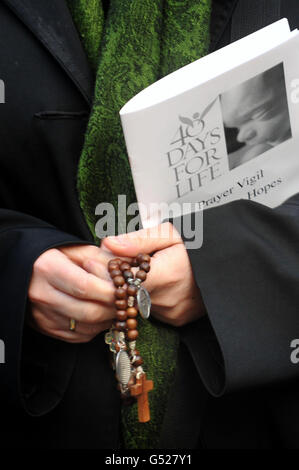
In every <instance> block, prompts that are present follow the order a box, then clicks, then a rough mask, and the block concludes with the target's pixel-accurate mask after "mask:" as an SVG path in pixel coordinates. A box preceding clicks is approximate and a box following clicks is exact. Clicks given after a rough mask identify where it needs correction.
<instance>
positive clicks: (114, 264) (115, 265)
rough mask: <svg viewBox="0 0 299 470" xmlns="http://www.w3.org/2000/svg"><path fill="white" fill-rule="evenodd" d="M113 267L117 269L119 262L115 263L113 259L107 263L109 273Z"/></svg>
mask: <svg viewBox="0 0 299 470" xmlns="http://www.w3.org/2000/svg"><path fill="white" fill-rule="evenodd" d="M113 269H119V264H117V263H115V262H114V261H113V260H112V261H109V263H108V271H109V272H110V273H111V271H113Z"/></svg>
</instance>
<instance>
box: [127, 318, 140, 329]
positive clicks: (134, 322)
mask: <svg viewBox="0 0 299 470" xmlns="http://www.w3.org/2000/svg"><path fill="white" fill-rule="evenodd" d="M126 325H127V328H129V330H136V328H137V320H135V318H128V319H127V321H126Z"/></svg>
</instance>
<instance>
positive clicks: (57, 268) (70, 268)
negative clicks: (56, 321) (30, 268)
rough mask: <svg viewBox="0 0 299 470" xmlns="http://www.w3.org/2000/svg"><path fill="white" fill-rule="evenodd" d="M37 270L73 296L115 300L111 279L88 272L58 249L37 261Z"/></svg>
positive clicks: (54, 284) (52, 284) (56, 286)
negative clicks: (44, 258)
mask: <svg viewBox="0 0 299 470" xmlns="http://www.w3.org/2000/svg"><path fill="white" fill-rule="evenodd" d="M37 261H38V260H37ZM35 272H36V273H38V272H40V274H42V275H43V276H44V277H46V279H47V281H48V282H49V284H50V285H51V286H53V287H55V288H56V289H58V290H60V291H62V292H64V293H66V294H68V295H70V296H72V297H76V298H78V299H84V300H93V301H100V302H102V303H105V304H108V305H110V304H111V303H112V302H113V300H114V288H113V284H112V282H111V281H107V280H105V279H99V278H97V277H96V276H94V275H93V274H90V273H87V272H86V271H85V270H84V269H82V268H81V267H80V266H77V265H76V264H75V263H73V262H72V261H70V260H69V259H68V258H67V256H65V255H64V254H63V253H61V252H60V251H58V250H57V253H56V254H55V256H53V257H48V258H47V260H46V261H45V260H43V261H42V262H41V263H38V262H37V263H35Z"/></svg>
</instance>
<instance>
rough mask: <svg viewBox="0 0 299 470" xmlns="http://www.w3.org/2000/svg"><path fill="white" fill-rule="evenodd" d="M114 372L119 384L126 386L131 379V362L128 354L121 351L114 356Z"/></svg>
mask: <svg viewBox="0 0 299 470" xmlns="http://www.w3.org/2000/svg"><path fill="white" fill-rule="evenodd" d="M115 371H116V375H117V378H118V380H119V382H120V383H121V384H122V385H127V384H128V382H129V380H130V377H131V362H130V358H129V355H128V353H127V352H126V351H124V350H123V349H121V350H120V351H119V352H118V353H117V355H116V359H115Z"/></svg>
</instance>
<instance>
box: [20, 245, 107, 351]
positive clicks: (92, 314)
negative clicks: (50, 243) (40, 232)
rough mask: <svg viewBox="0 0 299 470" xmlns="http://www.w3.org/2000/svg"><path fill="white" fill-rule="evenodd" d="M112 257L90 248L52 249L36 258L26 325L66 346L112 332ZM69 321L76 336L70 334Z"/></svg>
mask: <svg viewBox="0 0 299 470" xmlns="http://www.w3.org/2000/svg"><path fill="white" fill-rule="evenodd" d="M112 257H113V256H112V255H111V254H109V253H107V251H104V250H103V249H101V248H98V247H95V246H92V245H72V246H65V247H59V248H54V249H50V250H48V251H46V252H44V253H43V254H42V255H41V256H39V258H38V259H37V260H36V261H35V263H34V265H33V274H32V278H31V282H30V286H29V291H28V298H29V301H30V304H31V309H30V312H29V317H28V322H29V324H30V326H31V327H33V328H34V329H36V330H37V331H39V332H40V333H43V334H45V335H47V336H51V337H53V338H56V339H60V340H63V341H67V342H70V343H86V342H88V341H90V340H91V339H93V338H94V337H95V336H96V335H98V334H99V333H100V332H101V331H103V330H106V329H108V328H110V326H111V324H112V320H113V317H114V300H115V298H114V286H113V283H112V281H111V280H110V277H109V274H108V272H107V263H108V261H109V260H110V259H111V258H112ZM91 273H93V274H91ZM71 318H73V319H75V320H76V330H75V331H70V330H69V325H70V319H71Z"/></svg>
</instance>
